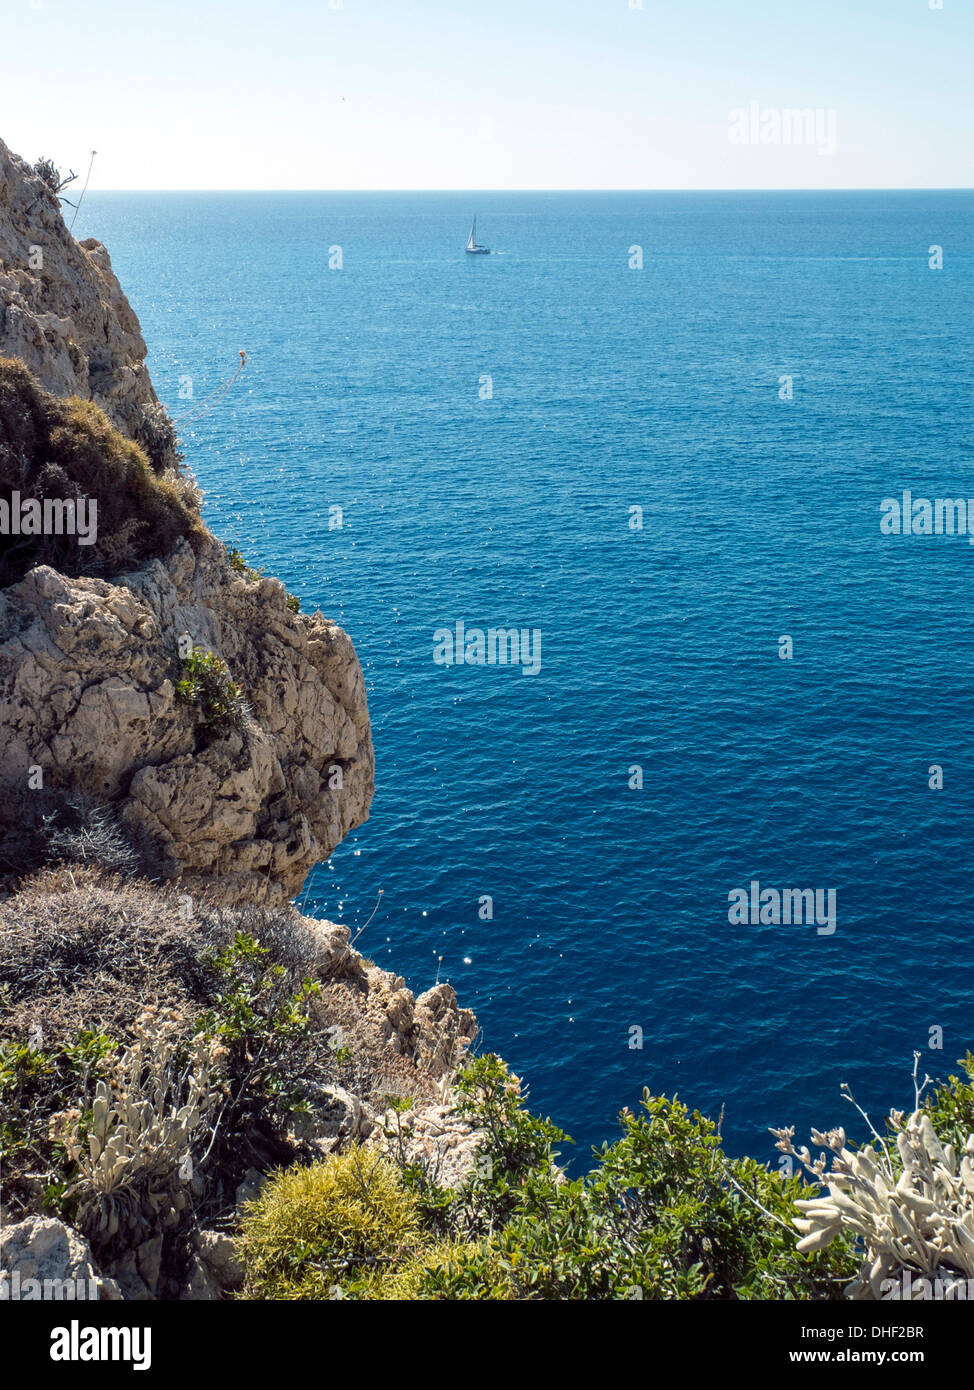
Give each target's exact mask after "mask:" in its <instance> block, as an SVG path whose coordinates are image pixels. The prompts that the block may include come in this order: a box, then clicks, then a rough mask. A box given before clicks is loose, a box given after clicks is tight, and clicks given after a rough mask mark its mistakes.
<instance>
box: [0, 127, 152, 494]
mask: <svg viewBox="0 0 974 1390" xmlns="http://www.w3.org/2000/svg"><path fill="white" fill-rule="evenodd" d="M0 356H4V357H17V358H19V359H20V361H22V362H24V363H26V365H27V366H28V367H30V369H31V371H33V372H34V373H35V375H36V376H37V378H38V380H39V381H40V383H41V385H42V386H44V387H45V388H46V389H47V390H49V391H52V392H53V393H54V394H55V395H58V396H70V395H77V396H80V397H81V398H82V400H86V401H87V400H91V401H94V402H95V404H96V405H98V406H100V407H101V408H102V410H104V412H105V414H106V415H107V416H108V418H109V419H110V420H111V422H112V424H114V425H115V426H116V427H117V428H118V429H120V430H121V431H122V432H123V433H124V434H126V435H128V437H129V438H130V439H135V440H137V441H138V442H139V443H140V444H142V445H143V447H145V449H146V451H147V453H148V454H149V456H150V458H151V459H152V461H153V463H154V464H155V465H156V467H157V468H163V467H165V466H166V465H167V464H169V463H171V462H172V461H173V458H174V442H175V440H174V435H173V431H172V426H171V425H170V423H169V421H168V418H167V417H166V415H165V412H164V411H163V409H162V407H161V405H160V404H159V400H158V397H157V396H156V393H155V391H154V390H153V387H152V382H151V381H150V379H149V373H148V371H147V370H146V366H145V356H146V345H145V341H144V339H143V337H142V333H141V330H140V328H139V321H138V319H137V318H136V316H135V314H134V313H133V311H132V307H131V305H130V304H129V302H128V300H127V299H126V297H125V295H124V293H123V292H122V287H121V285H120V284H119V283H118V280H117V279H116V277H115V274H114V273H113V271H112V264H111V261H110V259H109V256H108V252H107V251H106V250H105V248H104V246H102V245H101V243H100V242H97V241H94V240H88V241H83V242H77V241H75V239H74V237H73V236H72V235H71V233H70V232H69V231H68V229H67V227H66V226H65V224H64V220H63V218H62V216H61V205H60V203H59V201H58V198H57V196H56V195H55V193H54V192H53V190H52V189H51V188H49V187H48V185H47V184H46V183H45V182H44V180H43V179H42V178H40V177H39V175H38V174H36V173H35V172H34V171H33V170H32V169H31V167H30V166H29V165H28V164H26V163H25V162H24V160H22V159H19V158H18V157H17V156H16V155H14V154H12V153H11V152H10V150H9V149H8V148H7V146H6V145H5V144H4V143H3V141H2V140H0Z"/></svg>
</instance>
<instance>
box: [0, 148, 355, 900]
mask: <svg viewBox="0 0 974 1390" xmlns="http://www.w3.org/2000/svg"><path fill="white" fill-rule="evenodd" d="M32 265H33V266H34V267H35V268H32ZM145 353H146V346H145V342H144V340H143V338H142V335H141V332H140V331H139V323H138V320H137V318H136V316H135V314H134V312H133V311H132V308H131V306H130V305H129V303H128V300H127V299H126V297H125V295H124V294H123V293H122V290H121V287H120V286H119V284H118V281H117V280H116V278H115V276H114V275H113V274H112V271H111V266H110V262H109V259H108V254H107V252H106V251H105V249H104V247H102V246H100V245H99V244H98V243H97V242H94V241H87V242H85V243H83V244H81V245H79V244H78V243H77V242H76V241H75V240H74V239H73V237H71V235H70V233H69V232H68V230H67V228H66V227H65V225H64V222H63V220H62V217H61V214H60V209H59V204H58V200H57V198H56V197H55V195H54V194H53V192H52V191H51V189H50V188H49V187H48V186H47V184H46V183H45V182H44V181H43V180H42V179H41V178H40V177H38V176H37V175H36V174H34V173H33V172H32V171H31V170H30V168H29V167H28V166H27V165H26V164H25V163H24V162H23V161H22V160H19V159H17V158H16V157H15V156H13V155H11V154H10V152H9V151H8V150H7V149H6V147H5V146H4V145H3V144H2V143H0V356H2V355H7V356H8V358H9V359H10V360H8V361H7V363H6V365H5V366H4V365H3V364H0V491H2V493H3V496H4V498H5V499H7V500H8V501H9V502H11V505H12V499H15V498H17V499H27V498H30V499H37V501H38V503H39V504H40V505H47V504H49V503H51V504H56V505H57V506H58V507H63V506H64V505H65V504H66V503H67V504H69V505H71V506H75V507H78V508H80V507H81V506H83V505H84V504H85V501H87V504H88V505H89V507H90V504H91V502H92V500H93V501H94V502H95V503H96V504H97V518H98V521H99V523H100V527H99V529H100V534H99V535H98V537H97V539H96V540H95V541H94V542H93V543H87V544H86V543H85V541H84V540H80V541H79V540H77V539H76V538H69V537H67V536H61V535H58V536H51V535H48V534H42V535H36V536H32V537H29V538H25V537H24V536H23V535H16V534H14V535H11V534H7V535H0V584H4V583H5V587H3V588H0V742H2V744H3V747H4V750H5V751H4V760H3V770H2V774H0V799H2V800H3V801H5V802H6V804H7V805H8V807H11V806H12V807H16V813H15V816H14V818H13V819H14V825H13V826H11V825H9V824H8V826H7V831H8V835H7V839H8V851H7V853H6V855H5V856H4V858H5V860H6V863H5V864H0V869H2V868H4V867H5V868H6V870H7V872H8V873H16V871H17V869H18V868H20V867H21V859H22V857H23V855H22V853H21V850H20V849H18V834H19V838H20V842H23V841H24V838H25V835H26V841H27V843H26V856H27V858H26V863H25V864H23V867H25V868H29V867H31V863H30V858H31V855H30V834H29V832H30V823H31V821H32V820H34V821H36V820H37V819H38V818H39V817H45V816H50V815H51V814H52V813H53V811H54V810H56V802H57V798H56V797H54V799H53V800H52V795H51V794H52V793H53V792H57V791H58V790H62V791H70V792H72V793H82V794H84V795H86V796H88V797H90V798H93V799H94V800H95V801H96V802H98V803H103V804H105V805H107V806H109V807H111V809H112V811H113V813H114V814H116V815H117V816H118V818H119V819H120V820H121V822H122V823H123V824H124V825H125V826H127V827H128V828H129V830H130V831H131V832H132V833H133V835H134V837H135V838H136V840H137V842H138V843H139V845H140V846H141V847H142V850H143V856H144V860H145V867H146V868H147V869H148V870H149V871H151V872H152V873H153V875H154V876H157V877H161V878H163V879H165V880H169V881H174V880H178V881H180V882H181V883H182V884H183V885H184V886H185V887H186V889H187V890H188V891H189V892H190V893H203V892H206V893H209V894H210V895H212V896H214V897H217V898H219V899H221V900H222V901H226V902H238V903H239V902H246V901H265V900H281V899H284V898H286V897H289V896H291V895H293V894H294V893H296V892H297V891H298V890H299V888H300V887H301V884H302V883H303V881H304V880H305V878H306V877H307V874H308V872H309V871H310V870H311V868H312V867H313V866H314V864H315V863H317V862H318V861H320V860H322V859H325V858H327V856H328V855H329V854H330V853H331V851H332V850H333V849H334V847H335V846H336V845H337V844H338V843H339V842H340V841H341V839H342V838H343V837H344V836H345V835H346V834H347V833H348V832H349V830H351V829H352V828H354V827H355V826H357V825H360V824H361V823H362V822H363V821H364V820H365V819H366V818H367V816H368V809H369V803H370V801H371V798H372V791H373V754H372V741H371V734H370V727H369V717H368V708H367V704H366V697H365V685H364V681H363V678H362V671H361V667H360V665H359V662H358V659H357V657H356V655H355V651H354V648H353V646H352V643H351V642H350V640H349V638H348V636H347V635H346V634H345V633H344V632H343V631H342V630H341V628H339V627H337V626H336V625H335V624H334V623H332V622H330V621H329V620H328V619H327V618H325V617H323V616H322V615H321V614H320V613H316V614H314V615H312V616H307V615H303V614H301V613H298V612H296V611H293V610H294V608H295V607H296V604H295V602H294V601H293V600H289V598H288V595H287V593H286V591H285V589H284V586H283V585H282V584H281V583H279V582H278V581H277V580H275V579H267V578H254V577H253V575H252V574H251V573H248V572H247V571H246V569H245V567H243V566H239V565H238V567H237V568H236V569H234V568H232V567H231V566H230V564H229V563H228V557H227V552H226V551H225V549H224V547H223V546H222V545H221V544H220V543H219V542H218V541H217V540H216V539H215V538H214V537H213V536H212V535H210V533H209V532H208V531H207V529H206V527H205V526H204V525H203V523H202V521H201V520H200V517H199V513H198V502H199V497H198V494H197V493H196V491H195V489H194V488H193V486H192V483H191V480H190V479H189V478H188V477H187V476H186V475H185V474H184V473H183V472H182V470H180V469H179V466H178V463H177V461H176V458H177V456H176V451H175V433H174V430H173V428H172V425H171V423H170V422H169V420H168V417H166V415H165V412H164V411H163V410H162V407H161V406H160V405H159V402H158V400H157V398H156V395H155V392H154V391H153V388H152V383H151V381H150V380H149V375H148V372H147V371H146V368H145V363H144V358H145ZM21 364H24V365H26V367H28V368H30V374H29V373H27V372H26V371H24V366H23V365H21ZM65 397H70V398H71V400H70V401H68V402H65V400H64V398H65ZM83 402H91V403H92V404H91V405H88V406H84V405H82V403H83ZM100 411H103V412H104V414H105V416H106V417H107V421H106V420H105V419H103V418H102V416H101V415H100V413H99V412H100ZM110 426H112V427H114V428H110ZM128 441H132V444H129V442H128ZM133 446H134V447H133ZM21 504H22V505H23V503H22V502H21ZM11 529H13V530H16V520H14V522H13V523H12V526H11ZM45 529H46V530H49V529H51V528H45ZM12 579H15V580H16V581H17V582H13V583H11V582H10V580H12ZM194 648H195V649H199V650H200V651H201V652H204V653H210V654H212V655H213V656H214V657H215V658H216V659H217V660H218V662H220V663H222V667H223V668H225V670H226V679H227V681H228V682H232V684H233V685H234V686H236V687H239V690H240V692H241V700H242V702H243V704H244V706H245V709H246V717H245V718H244V719H241V720H240V721H238V724H239V727H229V726H228V725H226V724H224V726H223V727H216V726H215V725H214V721H213V720H212V719H209V718H208V717H207V709H206V707H205V705H204V706H201V705H200V703H199V701H196V702H194V701H192V700H189V701H187V700H185V699H181V698H180V689H181V682H182V681H184V680H185V679H186V676H187V670H186V654H187V652H191V651H192V650H193V649H194ZM41 792H43V793H46V795H45V796H42V795H38V794H37V793H41ZM25 815H26V822H27V823H26V825H25V823H24V818H25ZM2 828H3V826H2V824H0V829H2Z"/></svg>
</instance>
